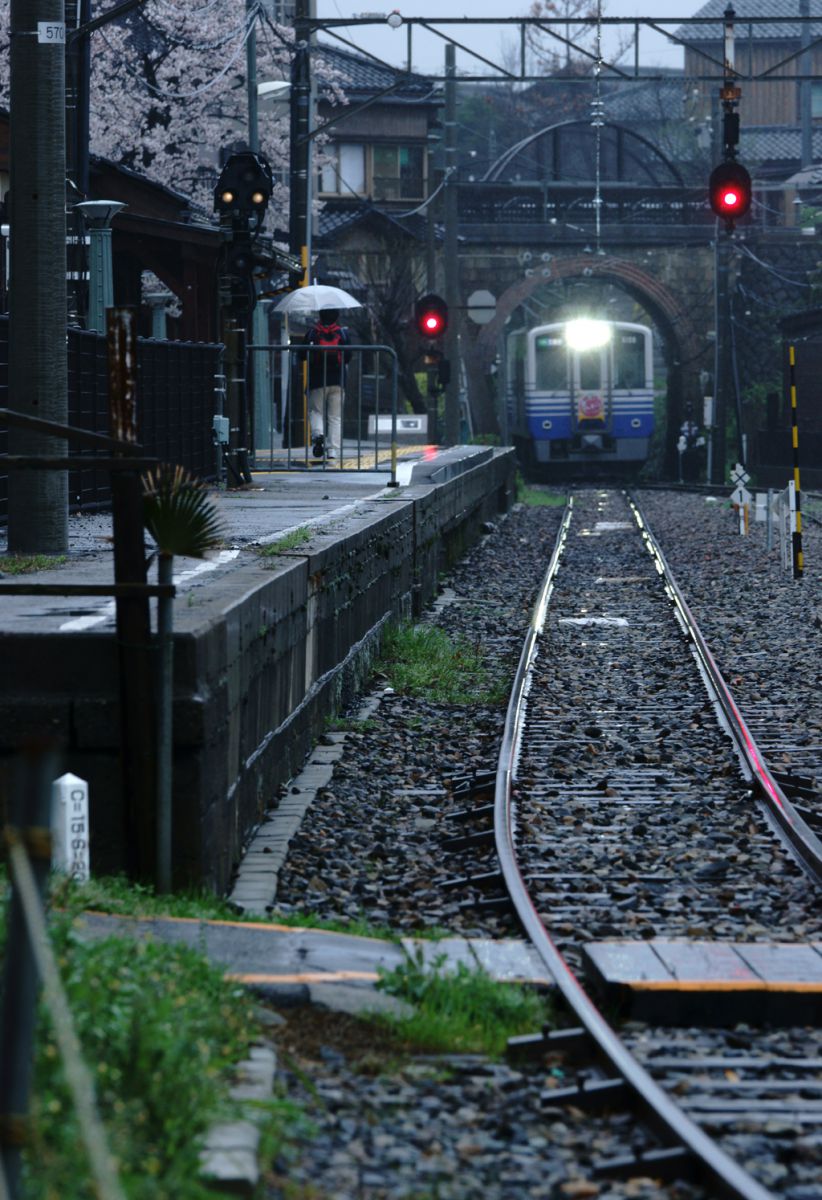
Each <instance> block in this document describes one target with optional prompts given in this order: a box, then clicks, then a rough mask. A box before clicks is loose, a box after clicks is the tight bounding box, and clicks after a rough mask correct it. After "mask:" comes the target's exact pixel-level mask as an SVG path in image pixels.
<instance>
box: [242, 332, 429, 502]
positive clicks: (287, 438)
mask: <svg viewBox="0 0 822 1200" xmlns="http://www.w3.org/2000/svg"><path fill="white" fill-rule="evenodd" d="M246 377H247V378H249V379H252V380H253V381H254V395H253V399H252V405H253V412H254V421H253V429H254V448H253V449H254V455H253V462H254V466H255V469H257V470H272V471H273V470H288V471H293V470H306V469H309V468H313V469H317V470H325V471H331V470H333V471H378V472H388V473H390V475H391V481H392V483H394V482H396V458H397V451H398V447H399V445H400V444H401V443H403V442H404V443H409V442H412V443H414V444H419V443H421V442H426V441H427V440H428V420H427V417H426V416H423V415H419V414H415V413H408V414H398V412H397V405H398V365H397V355H396V351H395V350H394V349H393V348H392V347H391V346H382V345H365V344H352V345H350V346H344V347H337V346H306V345H303V344H301V343H293V342H292V343H289V344H281V345H276V344H274V345H266V346H249V347H248V360H247V370H246ZM335 393H337V394H336V395H335ZM312 408H313V410H314V412H313V416H312ZM337 422H339V425H337ZM338 429H339V435H338V433H337V431H338ZM320 431H321V432H322V435H323V438H324V440H325V450H326V451H327V450H328V449H329V448H330V449H331V450H332V452H333V457H329V455H328V454H327V453H322V454H315V453H314V448H315V443H316V441H317V434H318V433H319V432H320ZM329 441H330V443H331V444H330V447H329Z"/></svg>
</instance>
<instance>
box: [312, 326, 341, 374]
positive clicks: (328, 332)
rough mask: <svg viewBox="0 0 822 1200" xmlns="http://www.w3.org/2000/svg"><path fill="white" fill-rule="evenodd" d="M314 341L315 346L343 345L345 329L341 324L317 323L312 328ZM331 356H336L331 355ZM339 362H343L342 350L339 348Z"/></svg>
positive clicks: (337, 355) (337, 357)
mask: <svg viewBox="0 0 822 1200" xmlns="http://www.w3.org/2000/svg"><path fill="white" fill-rule="evenodd" d="M312 334H313V336H312V339H311V340H312V341H313V342H314V344H315V346H341V345H344V340H343V331H342V329H341V327H340V326H339V325H337V324H336V322H335V324H333V325H315V326H314V329H313V330H312ZM328 357H329V358H332V357H334V356H332V355H330V354H329V356H328ZM336 359H337V362H338V363H340V364H341V363H342V351H341V350H338V351H337V354H336Z"/></svg>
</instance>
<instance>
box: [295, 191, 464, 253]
mask: <svg viewBox="0 0 822 1200" xmlns="http://www.w3.org/2000/svg"><path fill="white" fill-rule="evenodd" d="M366 221H374V222H376V223H377V224H378V225H382V226H383V227H384V228H385V227H393V228H394V229H396V230H397V231H398V232H400V233H403V234H405V236H406V237H409V238H413V239H414V241H417V242H422V241H424V240H425V236H426V219H425V214H424V213H414V214H413V215H411V216H399V215H398V216H395V215H394V214H393V213H392V212H390V211H388V210H386V209H384V208H378V207H377V206H376V205H375V204H372V203H371V202H370V201H368V200H362V201H360V202H359V203H358V204H335V203H334V202H333V201H327V202H326V204H325V206H324V207H323V208H322V210H321V211H320V214H319V217H318V221H317V225H318V229H317V235H318V240H319V241H320V242H321V243H322V244H323V245H329V244H333V243H334V242H335V241H337V239H338V238H339V237H340V235H341V234H343V233H345V232H346V230H348V229H353V228H354V227H355V226H356V225H360V224H362V223H364V222H366ZM435 237H436V238H437V240H438V241H439V240H440V239H441V237H442V230H441V228H440V226H436V227H435Z"/></svg>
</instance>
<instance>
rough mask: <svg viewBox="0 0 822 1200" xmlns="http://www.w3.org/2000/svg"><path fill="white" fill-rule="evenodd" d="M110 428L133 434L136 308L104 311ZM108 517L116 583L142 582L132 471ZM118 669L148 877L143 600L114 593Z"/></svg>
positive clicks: (147, 655) (137, 846)
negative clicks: (112, 536) (112, 535)
mask: <svg viewBox="0 0 822 1200" xmlns="http://www.w3.org/2000/svg"><path fill="white" fill-rule="evenodd" d="M107 317H108V320H107V340H108V375H109V407H110V410H111V433H112V436H113V437H117V438H122V439H123V440H125V441H130V442H134V441H136V440H137V426H136V407H137V313H136V310H135V309H129V308H113V309H109V312H108V314H107ZM111 517H112V527H113V533H114V581H115V583H143V584H144V583H146V582H147V571H146V556H145V550H144V545H143V496H142V486H141V483H140V475H139V473H138V472H137V471H112V473H111ZM117 642H118V650H119V672H120V690H119V696H120V750H121V761H122V779H123V805H124V809H125V814H124V815H125V828H124V837H125V847H126V864H127V869H128V872H129V874H130V875H131V876H132V877H136V878H140V879H153V877H154V870H153V865H154V856H155V833H154V830H155V816H154V804H155V784H156V780H155V765H154V764H155V726H154V703H153V700H152V696H153V687H152V683H153V678H152V670H151V655H152V653H153V650H152V641H151V624H150V620H149V608H148V599H147V598H146V597H139V596H129V597H125V596H118V597H117Z"/></svg>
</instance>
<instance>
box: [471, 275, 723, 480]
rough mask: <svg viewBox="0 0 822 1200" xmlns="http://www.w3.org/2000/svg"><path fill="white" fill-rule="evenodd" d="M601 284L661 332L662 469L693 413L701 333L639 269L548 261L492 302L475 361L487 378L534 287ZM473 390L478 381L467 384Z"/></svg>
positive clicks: (671, 457) (652, 278)
mask: <svg viewBox="0 0 822 1200" xmlns="http://www.w3.org/2000/svg"><path fill="white" fill-rule="evenodd" d="M573 278H586V279H591V278H594V279H602V280H607V281H608V282H609V283H614V284H616V285H617V286H619V287H621V288H622V289H623V290H624V291H625V292H627V293H628V294H629V295H630V296H632V297H633V298H634V299H635V300H637V301H638V302H639V303H640V304H641V305H642V307H643V308H644V309H646V311H647V312H648V313H649V314H650V316H651V317H652V319H653V320H654V322H655V324H656V325H657V327H658V328H659V330H660V333H661V335H662V339H663V345H664V354H665V360H666V364H667V367H668V432H669V439H668V441H669V445H668V447H667V453H666V459H667V465H668V466H669V467H671V468H672V467H673V466H674V464H675V461H676V454H675V449H674V446H675V442H676V435H677V432H678V428H679V425H680V423H681V421H682V420H683V419H684V415H685V413H689V414H691V413H695V412H696V405H697V402H698V398H699V395H700V391H701V389H700V387H699V363H700V360H701V357H702V355H703V353H704V350H705V338H704V334H703V333H700V331H699V330H698V329H697V327H696V326H695V324H694V322H693V320H692V318H691V316H690V313H689V312H688V310H687V309H686V308H684V307H683V305H682V304H681V303H680V302H679V300H678V298H677V296H676V294H675V293H674V292H672V291H671V289H670V288H669V287H667V286H666V285H665V284H664V283H661V282H660V281H659V279H657V278H656V277H655V276H653V275H651V274H649V273H648V271H646V270H644V269H643V268H642V267H640V266H637V265H636V264H635V263H633V262H630V261H628V260H626V259H623V258H618V257H615V256H613V255H596V256H594V255H591V254H577V255H571V256H569V257H557V258H554V259H552V261H551V264H550V270H549V271H548V272H546V271H545V269H543V268H542V267H541V268H540V269H539V270H536V271H535V272H534V274H533V275H530V276H525V277H524V278H522V279H518V280H517V281H516V283H513V284H512V285H511V286H510V287H509V288H507V289H506V291H505V292H503V294H502V295H501V296H500V297H499V298H498V300H497V311H496V315H495V316H494V319H493V320H492V321H489V323H488V324H487V325H483V326H482V327H481V329H480V332H479V334H478V336H477V339H476V342H475V344H474V348H475V352H476V353H475V356H474V362H475V363H476V366H477V368H478V370H479V371H480V372H481V373H482V374H483V375H484V376H486V377H487V374H488V372H489V371H490V368H491V365H492V364H493V362H494V361H495V359H496V354H497V342H498V339H499V337H500V336H501V334H502V333H503V331H504V328H505V322H506V320H507V319H508V317H510V316H511V314H512V313H513V312H514V310H515V309H516V308H517V307H518V306H519V305H520V304H522V303H523V302H524V301H525V300H527V299H528V298H529V296H531V295H533V293H534V292H535V291H537V290H538V289H539V288H541V287H544V286H545V285H546V284H551V283H554V282H557V281H559V280H562V279H573ZM472 382H473V383H474V386H478V384H479V380H478V379H475V380H474V381H472Z"/></svg>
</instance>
